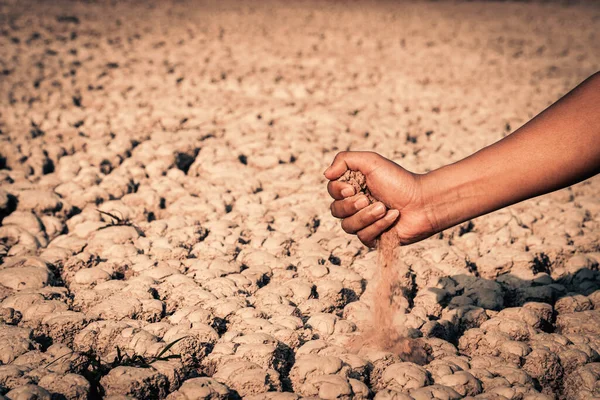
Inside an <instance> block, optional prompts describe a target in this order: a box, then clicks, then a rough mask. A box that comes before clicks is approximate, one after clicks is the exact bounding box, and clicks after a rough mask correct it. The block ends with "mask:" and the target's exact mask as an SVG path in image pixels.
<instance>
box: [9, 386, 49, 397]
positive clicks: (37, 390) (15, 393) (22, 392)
mask: <svg viewBox="0 0 600 400" xmlns="http://www.w3.org/2000/svg"><path fill="white" fill-rule="evenodd" d="M5 397H6V398H7V399H10V400H52V395H51V394H50V392H48V391H47V390H46V389H44V388H42V387H40V386H38V385H25V386H21V387H18V388H16V389H13V390H11V391H10V392H8V393H6V396H5Z"/></svg>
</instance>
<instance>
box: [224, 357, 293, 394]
mask: <svg viewBox="0 0 600 400" xmlns="http://www.w3.org/2000/svg"><path fill="white" fill-rule="evenodd" d="M213 378H214V379H216V380H217V381H219V382H221V383H223V384H225V385H227V386H228V387H230V388H232V389H233V390H235V391H237V392H238V393H239V394H240V396H249V395H257V394H260V393H265V392H269V391H280V390H281V381H280V380H279V373H278V372H277V371H275V370H272V369H263V368H261V367H260V366H259V365H258V364H254V363H252V362H248V361H231V362H229V363H226V364H225V365H221V366H220V367H219V369H218V370H217V372H216V373H215V374H214V375H213Z"/></svg>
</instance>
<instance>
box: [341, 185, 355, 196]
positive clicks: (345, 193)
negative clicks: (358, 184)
mask: <svg viewBox="0 0 600 400" xmlns="http://www.w3.org/2000/svg"><path fill="white" fill-rule="evenodd" d="M341 193H342V196H344V197H350V196H353V195H354V188H352V187H347V188H344V189H342V192H341Z"/></svg>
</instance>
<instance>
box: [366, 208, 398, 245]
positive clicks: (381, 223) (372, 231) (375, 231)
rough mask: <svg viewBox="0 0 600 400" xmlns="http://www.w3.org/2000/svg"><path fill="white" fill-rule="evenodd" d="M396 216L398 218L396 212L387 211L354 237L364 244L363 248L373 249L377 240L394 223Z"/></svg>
mask: <svg viewBox="0 0 600 400" xmlns="http://www.w3.org/2000/svg"><path fill="white" fill-rule="evenodd" d="M398 216H400V212H399V211H398V210H389V211H388V212H387V214H385V217H383V218H381V219H379V220H377V221H375V222H374V223H372V224H371V225H369V226H367V227H366V228H364V229H361V230H360V231H358V233H357V235H356V236H357V237H358V239H359V240H360V241H361V242H363V243H364V244H365V246H368V247H375V245H376V243H377V238H378V237H379V236H380V235H381V234H382V233H383V232H385V231H386V230H387V229H388V228H389V227H390V226H392V225H393V224H394V223H395V222H396V220H397V219H398Z"/></svg>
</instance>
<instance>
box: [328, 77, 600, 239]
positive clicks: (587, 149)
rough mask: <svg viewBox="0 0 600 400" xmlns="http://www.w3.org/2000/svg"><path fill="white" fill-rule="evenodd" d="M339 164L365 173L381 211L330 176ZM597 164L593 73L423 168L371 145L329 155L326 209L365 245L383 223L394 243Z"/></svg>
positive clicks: (597, 98)
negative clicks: (407, 165)
mask: <svg viewBox="0 0 600 400" xmlns="http://www.w3.org/2000/svg"><path fill="white" fill-rule="evenodd" d="M347 169H352V170H358V171H361V172H362V173H363V174H364V175H365V176H366V178H367V186H368V187H369V189H370V191H371V193H372V194H373V195H374V196H375V197H376V198H377V199H378V200H380V202H381V203H383V204H384V205H385V206H387V208H388V209H389V211H387V213H386V212H385V208H383V210H381V208H382V207H381V205H378V204H374V205H370V206H369V205H368V203H365V201H364V200H363V197H364V196H361V195H354V191H353V189H352V188H351V187H349V185H347V184H344V183H341V182H337V181H336V179H337V178H339V177H340V176H341V175H342V174H343V173H344V172H345V171H346V170H347ZM598 172H600V73H596V74H595V75H593V76H591V77H590V78H588V79H587V80H585V81H584V82H583V83H581V84H580V85H579V86H578V87H576V88H575V89H573V90H572V91H571V92H570V93H568V94H567V95H565V96H564V97H563V98H562V99H560V100H559V101H557V102H556V103H554V104H553V105H552V106H550V107H549V108H548V109H546V110H545V111H544V112H542V113H541V114H539V115H538V116H537V117H535V118H534V119H532V120H531V121H529V122H528V123H527V124H525V125H524V126H523V127H521V128H519V129H518V130H517V131H515V132H514V133H512V134H511V135H509V136H507V137H505V138H504V139H502V140H500V141H498V142H496V143H494V144H492V145H491V146H488V147H486V148H484V149H482V150H480V151H478V152H477V153H475V154H473V155H471V156H469V157H467V158H465V159H463V160H461V161H459V162H457V163H454V164H451V165H447V166H445V167H442V168H439V169H437V170H435V171H432V172H430V173H428V174H424V175H419V174H414V173H411V172H409V171H406V170H405V169H403V168H402V167H400V166H399V165H397V164H395V163H393V162H392V161H390V160H387V159H385V158H383V157H381V156H380V155H378V154H375V153H365V152H344V153H339V154H338V155H337V156H336V158H335V159H334V161H333V163H332V165H331V166H330V167H329V168H328V169H327V170H326V171H325V177H326V178H327V179H329V180H330V182H329V184H328V187H327V188H328V191H329V193H330V195H331V197H333V198H334V202H333V203H332V205H331V212H332V214H333V216H335V217H338V218H341V219H343V221H342V228H343V229H344V230H345V231H346V232H348V233H353V234H357V235H358V237H359V239H360V240H361V241H362V242H363V243H365V244H366V245H368V246H372V245H374V244H375V240H376V238H377V237H378V236H379V235H380V234H381V233H382V232H384V231H385V230H386V229H389V228H390V227H391V226H393V228H394V229H395V230H396V233H397V234H398V236H399V238H400V241H401V244H408V243H414V242H417V241H419V240H422V239H425V238H427V237H429V236H431V235H433V234H435V233H437V232H440V231H442V230H444V229H447V228H449V227H452V226H454V225H456V224H459V223H461V222H464V221H467V220H469V219H472V218H475V217H478V216H480V215H483V214H487V213H489V212H492V211H495V210H498V209H500V208H502V207H506V206H508V205H511V204H514V203H517V202H519V201H522V200H525V199H528V198H531V197H535V196H539V195H541V194H545V193H549V192H552V191H554V190H557V189H560V188H564V187H566V186H569V185H573V184H575V183H577V182H580V181H582V180H584V179H587V178H589V177H591V176H593V175H595V174H597V173H598ZM342 191H343V193H342ZM378 206H379V207H378ZM398 217H399V218H398Z"/></svg>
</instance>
